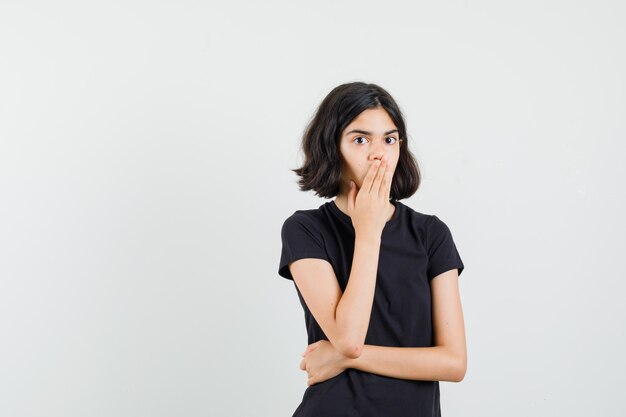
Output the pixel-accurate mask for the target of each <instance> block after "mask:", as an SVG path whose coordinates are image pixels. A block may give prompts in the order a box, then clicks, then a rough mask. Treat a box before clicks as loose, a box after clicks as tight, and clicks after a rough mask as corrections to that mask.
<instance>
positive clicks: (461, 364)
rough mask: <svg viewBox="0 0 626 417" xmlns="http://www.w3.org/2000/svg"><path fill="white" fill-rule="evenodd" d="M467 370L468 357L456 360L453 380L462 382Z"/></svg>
mask: <svg viewBox="0 0 626 417" xmlns="http://www.w3.org/2000/svg"><path fill="white" fill-rule="evenodd" d="M466 372H467V359H466V358H459V359H457V360H455V366H454V375H453V378H452V382H461V381H463V379H464V378H465V373H466Z"/></svg>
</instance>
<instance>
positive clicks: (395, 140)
mask: <svg viewBox="0 0 626 417" xmlns="http://www.w3.org/2000/svg"><path fill="white" fill-rule="evenodd" d="M387 139H392V140H393V142H391V143H390V145H394V144H395V143H396V142H397V141H398V139H396V138H394V137H393V136H389V137H388V138H387Z"/></svg>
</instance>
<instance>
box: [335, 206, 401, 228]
mask: <svg viewBox="0 0 626 417" xmlns="http://www.w3.org/2000/svg"><path fill="white" fill-rule="evenodd" d="M389 202H390V203H391V204H393V205H394V206H396V209H395V210H394V211H393V216H392V217H391V219H389V220H388V221H387V222H386V223H385V228H387V227H389V226H393V225H395V224H396V223H398V221H399V219H400V206H401V205H402V203H401V202H399V201H393V200H389ZM328 205H329V206H330V209H331V210H332V211H333V213H335V214H336V215H337V216H338V217H339V218H340V219H341V220H343V221H344V222H345V223H347V224H349V225H350V226H352V219H351V218H350V216H348V215H347V214H346V213H344V212H343V211H341V210H340V209H339V207H337V204H335V200H330V201H329V202H328Z"/></svg>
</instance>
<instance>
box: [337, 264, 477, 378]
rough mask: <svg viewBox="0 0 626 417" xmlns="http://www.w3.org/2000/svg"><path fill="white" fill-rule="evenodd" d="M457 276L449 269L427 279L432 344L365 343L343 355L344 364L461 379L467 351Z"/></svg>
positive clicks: (393, 373) (408, 375) (388, 373)
mask: <svg viewBox="0 0 626 417" xmlns="http://www.w3.org/2000/svg"><path fill="white" fill-rule="evenodd" d="M458 276H459V275H458V270H457V269H451V270H449V271H446V272H443V273H441V274H439V275H437V276H436V277H434V278H433V279H432V281H431V295H432V311H433V333H434V345H435V346H431V347H395V346H376V345H365V346H364V347H363V351H362V352H361V356H360V357H358V358H354V359H353V358H346V361H347V362H346V367H348V368H355V369H359V370H361V371H366V372H372V373H375V374H379V375H385V376H391V377H395V378H402V379H415V380H427V381H450V382H460V381H462V380H463V378H464V377H465V372H466V369H467V351H466V344H465V325H464V323H463V310H462V308H461V297H460V293H459V285H458Z"/></svg>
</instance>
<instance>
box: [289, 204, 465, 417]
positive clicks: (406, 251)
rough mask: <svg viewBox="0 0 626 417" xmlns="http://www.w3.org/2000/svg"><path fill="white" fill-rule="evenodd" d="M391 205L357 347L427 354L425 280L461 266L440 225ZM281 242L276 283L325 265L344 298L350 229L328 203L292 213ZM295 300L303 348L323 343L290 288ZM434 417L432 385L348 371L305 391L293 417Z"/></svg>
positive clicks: (437, 412) (436, 383)
mask: <svg viewBox="0 0 626 417" xmlns="http://www.w3.org/2000/svg"><path fill="white" fill-rule="evenodd" d="M391 203H392V204H394V205H395V206H396V209H395V211H394V214H393V217H392V218H391V220H389V221H388V222H387V223H386V224H385V227H384V229H383V231H382V235H381V245H380V254H379V263H378V270H377V274H376V288H375V292H374V300H373V304H372V312H371V318H370V323H369V328H368V330H367V336H366V338H365V344H367V345H379V346H399V347H426V346H433V328H432V317H431V293H430V280H431V279H432V278H433V277H435V276H437V275H438V274H440V273H442V272H445V271H448V270H450V269H454V268H458V273H459V275H460V274H461V271H463V268H464V265H463V262H462V261H461V257H460V256H459V253H458V251H457V249H456V246H455V244H454V241H453V239H452V234H451V232H450V229H449V228H448V226H447V225H446V224H445V223H444V222H443V221H441V220H440V219H439V218H438V217H437V216H435V215H429V214H423V213H419V212H417V211H415V210H413V209H412V208H411V207H409V206H407V205H405V204H403V203H401V202H400V201H391ZM281 238H282V245H283V246H282V252H281V256H280V265H279V269H278V274H279V275H280V276H282V277H284V278H287V279H290V280H292V281H293V277H292V275H291V273H290V271H289V267H288V265H289V263H291V262H293V261H295V260H297V259H302V258H319V259H325V260H327V261H328V262H330V264H331V265H332V267H333V269H334V271H335V274H336V276H337V280H338V281H339V286H340V288H341V290H342V292H343V291H345V289H346V285H347V283H348V278H349V276H350V270H351V267H352V257H353V255H354V238H355V236H354V227H353V225H352V220H351V219H350V216H348V215H347V214H345V213H344V212H342V211H341V210H339V208H338V207H337V205H336V204H335V202H334V201H332V200H331V201H329V202H327V203H324V204H322V205H321V206H319V207H318V208H317V209H309V210H296V211H295V212H294V213H293V214H292V215H291V216H290V217H288V218H287V219H286V220H285V222H284V223H283V226H282V229H281ZM294 285H295V281H294ZM296 292H297V294H298V297H299V298H300V303H301V304H302V307H303V309H304V317H305V322H306V328H307V333H308V339H309V340H308V344H311V343H314V342H316V341H318V340H321V339H324V340H328V338H327V337H326V335H325V334H324V332H323V331H322V329H321V327H320V326H319V324H318V323H317V322H316V320H315V318H314V317H313V315H312V314H311V311H310V310H309V309H308V307H307V305H306V303H305V302H304V298H303V297H302V294H301V293H300V291H299V290H298V287H297V286H296ZM440 415H441V409H440V404H439V381H421V380H420V381H417V380H408V379H399V378H392V377H387V376H383V375H378V374H374V373H370V372H363V371H360V370H357V369H353V368H348V369H346V370H345V371H343V372H342V373H340V374H339V375H336V376H335V377H333V378H330V379H328V380H326V381H323V382H319V383H316V384H314V385H311V386H308V387H307V388H306V390H305V392H304V395H303V398H302V402H301V403H300V405H299V406H298V408H297V409H296V411H295V412H294V414H293V417H296V416H298V417H308V416H323V417H334V416H337V417H339V416H342V417H345V416H354V417H381V416H385V417H396V416H397V417H407V416H419V417H426V416H428V417H434V416H440Z"/></svg>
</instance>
